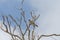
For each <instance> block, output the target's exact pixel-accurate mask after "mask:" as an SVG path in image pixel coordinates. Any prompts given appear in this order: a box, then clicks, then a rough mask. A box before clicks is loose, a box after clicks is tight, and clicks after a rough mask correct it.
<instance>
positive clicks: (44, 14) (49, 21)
mask: <svg viewBox="0 0 60 40" xmlns="http://www.w3.org/2000/svg"><path fill="white" fill-rule="evenodd" d="M7 1H9V0H0V4H1V5H2V4H4V3H5V2H6V3H7ZM18 1H19V0H18ZM12 3H13V2H12ZM15 3H17V2H16V1H15ZM15 3H13V4H12V5H14V4H15ZM17 4H18V3H17ZM1 5H0V6H1ZM25 5H26V6H27V7H28V9H29V8H32V9H36V10H37V12H36V14H40V18H39V19H38V20H37V24H38V25H39V28H37V30H36V31H37V33H36V34H53V33H54V34H60V0H29V1H28V0H26V1H25ZM2 6H3V5H2ZM2 6H1V7H0V8H1V10H2V11H4V10H5V9H2ZM26 6H24V7H25V8H26ZM11 7H14V6H11ZM3 8H4V7H3ZM8 8H9V9H10V7H8ZM13 9H14V8H13ZM13 9H12V10H13ZM28 9H26V10H28ZM6 10H7V9H6ZM8 11H9V12H10V13H11V11H10V10H8ZM4 12H5V11H4ZM9 12H7V14H8V13H9ZM12 12H13V13H15V12H14V11H12ZM5 13H6V12H5ZM15 15H16V14H15ZM0 35H1V36H0V38H1V40H5V39H6V40H8V38H7V37H5V36H4V32H2V31H0ZM3 37H4V38H5V39H3ZM54 38H56V39H57V40H59V39H60V37H54ZM42 40H54V39H52V38H42Z"/></svg>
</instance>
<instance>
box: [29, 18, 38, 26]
mask: <svg viewBox="0 0 60 40" xmlns="http://www.w3.org/2000/svg"><path fill="white" fill-rule="evenodd" d="M29 25H32V26H34V27H35V26H36V27H38V25H36V24H35V22H34V21H33V20H30V19H29Z"/></svg>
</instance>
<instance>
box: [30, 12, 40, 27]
mask: <svg viewBox="0 0 60 40" xmlns="http://www.w3.org/2000/svg"><path fill="white" fill-rule="evenodd" d="M39 16H40V15H38V16H36V15H32V12H31V17H32V19H29V26H30V25H32V26H33V27H35V26H36V27H38V25H37V24H36V23H35V21H36V20H37V19H38V18H39Z"/></svg>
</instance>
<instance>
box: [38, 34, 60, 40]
mask: <svg viewBox="0 0 60 40" xmlns="http://www.w3.org/2000/svg"><path fill="white" fill-rule="evenodd" d="M51 36H60V34H49V35H41V36H40V37H39V38H38V40H41V38H42V37H51Z"/></svg>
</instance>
